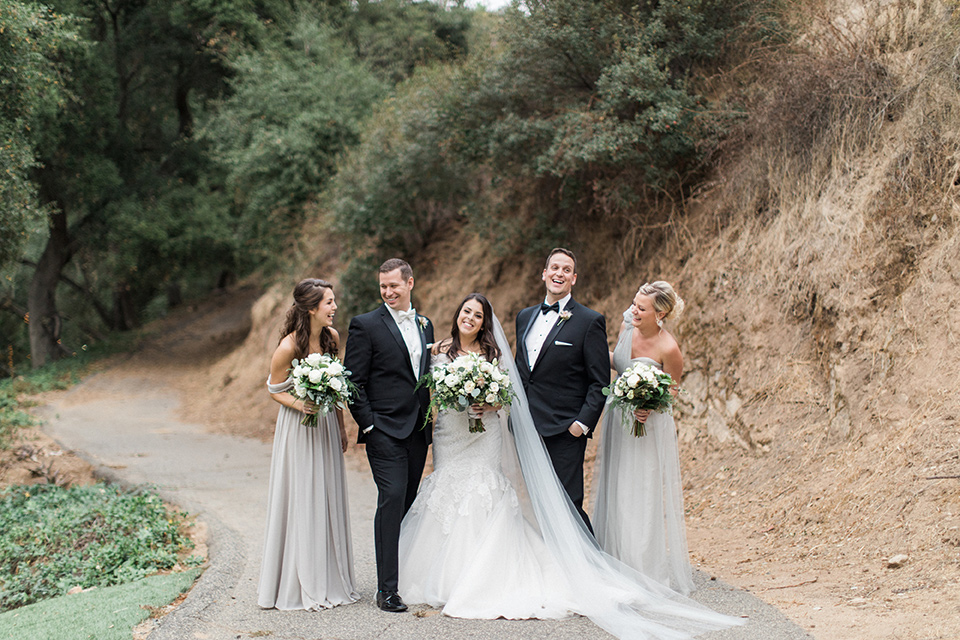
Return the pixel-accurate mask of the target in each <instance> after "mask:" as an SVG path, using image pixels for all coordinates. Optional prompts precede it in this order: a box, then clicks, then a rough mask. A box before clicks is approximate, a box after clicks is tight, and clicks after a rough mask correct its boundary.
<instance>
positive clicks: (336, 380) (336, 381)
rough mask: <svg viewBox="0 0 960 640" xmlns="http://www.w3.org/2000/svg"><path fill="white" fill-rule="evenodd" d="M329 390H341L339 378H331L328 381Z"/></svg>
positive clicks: (341, 384)
mask: <svg viewBox="0 0 960 640" xmlns="http://www.w3.org/2000/svg"><path fill="white" fill-rule="evenodd" d="M330 388H331V389H333V390H334V391H340V389H342V388H343V383H342V382H340V378H332V379H331V380H330Z"/></svg>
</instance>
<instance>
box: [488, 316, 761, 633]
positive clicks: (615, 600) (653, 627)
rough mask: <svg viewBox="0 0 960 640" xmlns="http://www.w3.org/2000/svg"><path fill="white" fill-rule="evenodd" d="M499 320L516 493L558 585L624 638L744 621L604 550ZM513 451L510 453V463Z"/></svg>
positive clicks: (574, 607) (580, 607) (585, 612)
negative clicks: (555, 455) (558, 463)
mask: <svg viewBox="0 0 960 640" xmlns="http://www.w3.org/2000/svg"><path fill="white" fill-rule="evenodd" d="M493 321H494V336H495V338H496V341H497V346H498V347H499V348H500V351H501V354H502V355H501V366H502V367H503V368H504V369H505V370H506V371H507V372H508V373H509V375H510V383H511V385H512V386H513V389H514V391H515V392H516V397H515V399H514V400H513V402H511V404H510V414H509V415H510V417H509V426H508V427H506V426H505V431H508V432H509V434H508V435H509V436H512V437H505V438H504V442H505V443H510V444H511V445H512V444H513V443H515V449H516V452H515V459H517V460H518V461H519V467H520V475H522V486H518V487H516V489H517V493H518V494H520V495H521V496H523V499H524V502H528V504H527V505H526V506H528V507H529V509H530V510H531V511H532V513H533V517H534V518H535V523H534V524H535V525H536V526H537V528H538V529H539V531H540V533H541V535H542V536H543V541H544V543H545V544H546V546H547V549H548V550H549V553H550V555H551V556H552V558H553V560H554V561H555V562H556V563H557V565H558V567H559V569H560V573H561V574H562V576H563V578H564V579H565V581H566V583H567V584H565V585H557V586H558V590H559V591H563V592H567V593H573V594H575V597H574V602H573V603H572V606H571V609H572V610H573V611H574V612H576V613H579V614H581V615H584V616H586V617H588V618H590V619H591V620H592V621H593V622H594V623H595V624H596V625H597V626H599V627H601V628H603V629H605V630H606V631H608V632H609V633H611V634H613V635H615V636H617V637H618V638H631V639H654V638H656V639H659V640H673V639H679V638H689V637H690V636H692V635H694V634H697V633H701V632H704V631H711V630H715V629H722V628H725V627H731V626H734V625H737V624H742V623H743V622H744V621H743V620H741V619H738V618H731V617H729V616H725V615H722V614H719V613H716V612H714V611H711V610H710V609H708V608H706V607H704V606H702V605H700V604H699V603H697V602H694V601H693V600H690V599H689V598H686V597H684V596H681V595H680V594H678V593H676V592H674V591H671V590H670V589H668V588H667V587H665V586H663V585H661V584H659V583H657V582H656V581H654V580H652V579H650V578H647V577H646V576H644V575H642V574H641V573H638V572H637V571H635V570H633V569H632V568H630V567H628V566H627V565H625V564H623V563H622V562H620V561H619V560H617V559H616V558H613V557H612V556H610V555H608V554H606V553H604V552H603V550H602V549H601V548H600V546H599V545H598V544H597V542H596V540H594V538H593V536H592V535H591V534H590V533H589V532H588V530H587V528H586V525H585V524H584V523H583V520H582V519H581V518H580V515H579V514H578V513H577V511H576V508H575V507H574V506H573V503H572V502H571V501H570V498H569V497H568V496H567V494H566V492H565V491H564V490H563V487H562V485H561V484H560V481H559V480H558V479H557V476H556V474H555V473H554V471H553V465H552V464H551V462H550V458H549V456H548V454H547V450H546V447H545V446H544V444H543V441H542V440H541V438H540V435H539V434H538V433H537V430H536V427H535V426H534V423H533V418H532V417H531V415H530V407H529V404H528V402H527V397H526V394H525V393H524V391H523V383H522V382H521V380H520V376H519V374H518V372H517V366H516V363H515V362H514V360H513V357H512V356H511V349H510V344H509V342H508V341H507V338H506V335H505V334H504V332H503V327H502V326H501V325H500V322H499V321H498V319H497V318H496V317H494V319H493ZM511 448H514V447H511ZM511 453H512V452H511ZM510 457H514V456H510ZM508 459H509V458H508V456H504V463H505V465H508ZM508 475H513V474H509V473H508ZM514 481H515V482H516V481H517V480H516V479H515V478H514Z"/></svg>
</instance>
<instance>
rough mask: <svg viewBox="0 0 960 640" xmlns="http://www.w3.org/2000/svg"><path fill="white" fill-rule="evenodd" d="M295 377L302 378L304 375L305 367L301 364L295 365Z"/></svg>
mask: <svg viewBox="0 0 960 640" xmlns="http://www.w3.org/2000/svg"><path fill="white" fill-rule="evenodd" d="M293 377H294V378H301V377H303V367H300V366H296V367H294V368H293Z"/></svg>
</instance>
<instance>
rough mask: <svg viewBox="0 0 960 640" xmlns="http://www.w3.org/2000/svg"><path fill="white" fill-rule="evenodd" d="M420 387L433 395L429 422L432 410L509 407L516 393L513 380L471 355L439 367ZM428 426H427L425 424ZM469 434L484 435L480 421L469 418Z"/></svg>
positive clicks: (421, 381)
mask: <svg viewBox="0 0 960 640" xmlns="http://www.w3.org/2000/svg"><path fill="white" fill-rule="evenodd" d="M417 386H418V387H420V386H425V387H427V388H428V389H430V390H431V391H432V392H433V397H432V398H430V407H429V408H428V410H427V416H428V418H427V420H429V416H430V414H431V413H432V412H433V409H438V410H442V409H452V410H454V411H466V410H467V409H469V408H470V405H472V404H492V405H505V404H510V401H511V400H512V399H513V389H512V388H511V386H510V378H509V377H508V376H507V374H505V373H504V372H503V371H501V370H500V368H499V367H498V366H497V361H496V360H494V361H493V362H490V361H488V360H485V359H484V358H482V357H480V355H479V354H476V353H468V354H465V355H462V356H459V357H457V358H456V359H454V361H453V362H449V363H447V364H436V365H434V366H433V367H431V369H430V373H428V374H426V375H424V376H423V377H422V378H420V382H419V383H418V384H417ZM424 426H426V422H424ZM469 428H470V431H471V432H472V433H479V432H482V431H484V428H483V423H482V422H481V419H480V418H474V417H473V416H471V417H470V425H469Z"/></svg>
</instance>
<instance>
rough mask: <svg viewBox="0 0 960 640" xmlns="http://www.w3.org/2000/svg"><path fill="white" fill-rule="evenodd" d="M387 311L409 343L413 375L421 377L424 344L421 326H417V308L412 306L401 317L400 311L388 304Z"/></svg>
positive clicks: (407, 343)
mask: <svg viewBox="0 0 960 640" xmlns="http://www.w3.org/2000/svg"><path fill="white" fill-rule="evenodd" d="M387 311H389V312H390V316H391V317H392V318H393V320H394V322H396V323H397V326H398V327H399V328H400V335H401V336H403V342H404V343H405V344H406V345H407V353H408V354H409V355H410V366H411V367H412V368H413V375H414V376H416V377H417V378H418V379H419V378H420V356H421V355H423V344H422V342H421V340H420V327H419V326H417V317H416V316H417V312H416V309H414V308H413V307H410V310H409V311H408V312H406V314H405V315H406V316H407V317H405V318H401V317H400V312H399V311H395V310H394V309H393V308H392V307H390V306H389V305H387Z"/></svg>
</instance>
